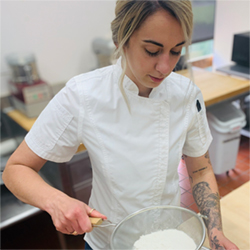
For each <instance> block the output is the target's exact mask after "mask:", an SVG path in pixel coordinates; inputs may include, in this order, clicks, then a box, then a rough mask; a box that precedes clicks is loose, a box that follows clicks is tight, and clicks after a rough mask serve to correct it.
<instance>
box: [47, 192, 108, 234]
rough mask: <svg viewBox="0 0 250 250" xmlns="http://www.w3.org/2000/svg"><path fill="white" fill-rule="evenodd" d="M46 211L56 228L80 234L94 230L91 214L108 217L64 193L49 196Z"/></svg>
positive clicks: (65, 232)
mask: <svg viewBox="0 0 250 250" xmlns="http://www.w3.org/2000/svg"><path fill="white" fill-rule="evenodd" d="M46 211H47V212H48V213H49V214H50V216H51V218H52V221H53V223H54V226H55V228H56V230H57V231H60V232H61V233H64V234H73V235H78V234H84V233H86V232H90V231H92V229H93V228H92V225H91V223H90V220H89V216H91V217H98V218H102V219H104V220H105V219H107V217H106V216H105V215H103V214H101V213H100V212H98V211H96V210H93V209H92V208H90V207H89V206H88V205H86V204H85V203H83V202H81V201H79V200H77V199H74V198H71V197H69V196H67V195H65V194H63V193H60V195H59V196H57V197H53V198H52V197H50V198H49V204H48V205H47V207H46Z"/></svg>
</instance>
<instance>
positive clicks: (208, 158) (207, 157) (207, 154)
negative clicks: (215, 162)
mask: <svg viewBox="0 0 250 250" xmlns="http://www.w3.org/2000/svg"><path fill="white" fill-rule="evenodd" d="M205 158H206V159H207V160H208V163H209V164H210V165H212V164H211V161H210V157H209V153H208V151H207V153H206V154H205Z"/></svg>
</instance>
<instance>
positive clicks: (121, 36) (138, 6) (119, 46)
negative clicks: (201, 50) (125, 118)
mask: <svg viewBox="0 0 250 250" xmlns="http://www.w3.org/2000/svg"><path fill="white" fill-rule="evenodd" d="M161 9H163V10H166V11H168V12H169V13H170V14H171V15H172V16H174V17H175V18H176V19H177V20H178V21H179V23H180V24H181V27H182V30H183V34H184V37H185V41H186V43H185V47H186V54H185V56H186V58H188V57H189V52H188V46H189V45H190V44H191V39H192V30H193V12H192V4H191V2H190V1H189V0H165V1H158V0H151V1H150V0H146V1H142V0H118V1H117V2H116V8H115V16H116V17H115V19H114V20H113V21H112V23H111V30H112V39H113V42H114V44H115V45H116V50H115V53H114V58H115V59H117V58H118V57H120V56H121V57H122V65H123V72H122V75H121V78H120V84H119V86H120V89H121V92H122V94H123V96H124V98H125V100H126V102H127V104H128V100H127V97H126V94H125V92H124V89H123V87H122V83H123V80H124V77H125V72H126V67H127V64H126V59H125V55H124V52H123V48H124V47H125V46H126V45H127V44H128V41H129V38H130V37H131V35H132V34H133V33H134V31H135V30H137V29H139V28H140V26H141V24H142V23H143V22H144V21H145V20H146V18H148V17H149V16H151V15H153V14H154V13H155V12H157V11H159V10H161Z"/></svg>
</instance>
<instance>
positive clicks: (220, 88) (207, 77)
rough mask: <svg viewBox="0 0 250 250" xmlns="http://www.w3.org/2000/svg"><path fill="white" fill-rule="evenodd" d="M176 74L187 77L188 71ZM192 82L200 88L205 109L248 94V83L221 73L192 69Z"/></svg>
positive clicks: (249, 84) (249, 83) (249, 82)
mask: <svg viewBox="0 0 250 250" xmlns="http://www.w3.org/2000/svg"><path fill="white" fill-rule="evenodd" d="M177 73H179V74H181V75H183V76H186V77H189V72H188V70H181V71H178V72H177ZM193 75H194V82H195V84H196V85H197V86H198V87H199V88H200V90H201V92H202V95H203V98H204V102H205V105H206V107H208V106H210V105H214V104H218V103H220V102H222V101H226V100H230V99H234V98H237V97H238V96H241V95H245V94H248V93H249V90H250V81H249V80H246V79H239V78H236V77H232V76H228V75H223V74H221V73H216V72H209V71H206V70H204V69H200V68H197V67H194V68H193Z"/></svg>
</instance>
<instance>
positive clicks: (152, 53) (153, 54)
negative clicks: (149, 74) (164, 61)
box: [145, 49, 159, 56]
mask: <svg viewBox="0 0 250 250" xmlns="http://www.w3.org/2000/svg"><path fill="white" fill-rule="evenodd" d="M145 51H146V52H147V54H148V55H149V56H157V55H158V53H159V51H156V52H150V51H148V50H146V49H145Z"/></svg>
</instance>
